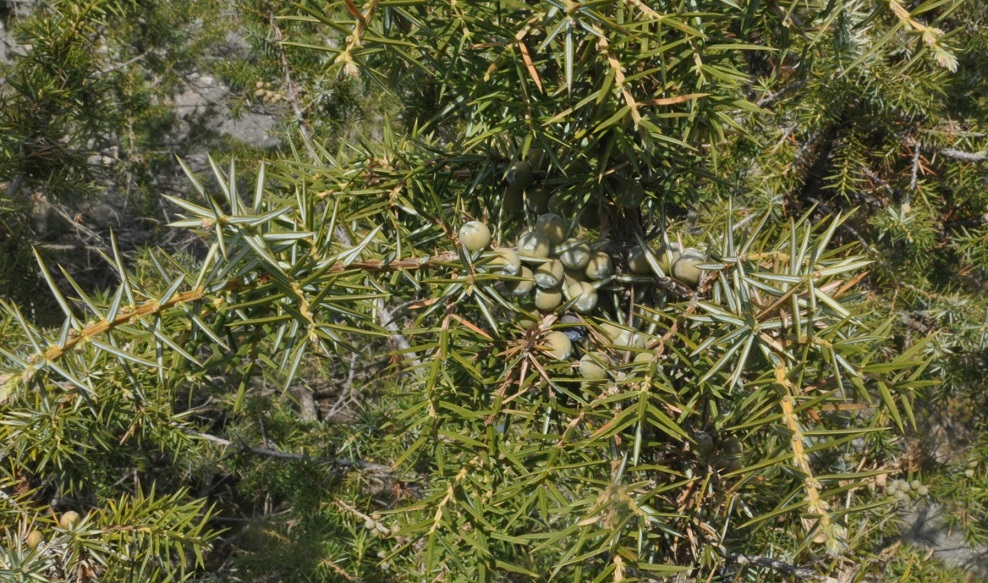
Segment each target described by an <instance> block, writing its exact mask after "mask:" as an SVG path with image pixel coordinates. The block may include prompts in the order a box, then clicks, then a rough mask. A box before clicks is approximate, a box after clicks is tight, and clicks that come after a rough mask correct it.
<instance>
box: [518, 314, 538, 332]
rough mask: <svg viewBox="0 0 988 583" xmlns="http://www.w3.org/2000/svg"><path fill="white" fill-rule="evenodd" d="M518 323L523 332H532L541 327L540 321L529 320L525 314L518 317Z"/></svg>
mask: <svg viewBox="0 0 988 583" xmlns="http://www.w3.org/2000/svg"><path fill="white" fill-rule="evenodd" d="M517 323H518V327H519V328H521V329H522V330H531V329H532V328H534V327H536V326H538V325H539V321H538V320H534V319H532V318H529V317H528V316H526V315H524V314H521V315H519V316H518V320H517Z"/></svg>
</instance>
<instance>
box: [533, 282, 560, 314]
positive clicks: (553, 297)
mask: <svg viewBox="0 0 988 583" xmlns="http://www.w3.org/2000/svg"><path fill="white" fill-rule="evenodd" d="M562 303H563V292H562V290H560V289H559V288H556V289H542V288H537V289H536V290H535V307H536V308H538V309H539V310H541V311H543V312H551V311H553V310H555V309H556V308H558V307H559V305H560V304H562Z"/></svg>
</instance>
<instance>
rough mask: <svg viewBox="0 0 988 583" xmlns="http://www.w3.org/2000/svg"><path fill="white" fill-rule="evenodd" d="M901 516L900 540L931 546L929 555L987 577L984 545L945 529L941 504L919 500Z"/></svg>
mask: <svg viewBox="0 0 988 583" xmlns="http://www.w3.org/2000/svg"><path fill="white" fill-rule="evenodd" d="M903 519H904V520H905V522H906V525H905V528H904V529H903V531H902V540H903V541H904V542H908V543H910V544H912V545H915V546H918V547H921V548H925V549H930V550H932V551H933V556H934V557H936V558H937V559H939V560H941V561H943V562H944V564H946V565H948V566H951V567H959V568H962V569H965V570H967V571H970V572H971V573H973V574H974V575H976V576H977V577H982V578H983V577H988V548H985V547H972V546H971V545H968V544H967V543H966V542H965V541H964V535H963V534H962V533H960V532H956V531H951V530H949V529H948V527H947V524H948V523H947V517H946V511H945V510H944V509H943V508H942V507H940V506H939V505H936V504H930V505H927V504H924V503H922V502H919V503H917V504H915V505H914V506H913V507H911V508H910V509H909V510H907V511H906V512H905V514H904V515H903Z"/></svg>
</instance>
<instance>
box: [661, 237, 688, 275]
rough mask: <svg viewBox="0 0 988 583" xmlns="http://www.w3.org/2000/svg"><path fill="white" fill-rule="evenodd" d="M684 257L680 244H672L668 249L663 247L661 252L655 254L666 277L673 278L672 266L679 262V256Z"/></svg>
mask: <svg viewBox="0 0 988 583" xmlns="http://www.w3.org/2000/svg"><path fill="white" fill-rule="evenodd" d="M680 255H682V250H681V249H680V248H679V244H678V243H670V244H669V246H668V247H666V246H665V245H662V246H661V247H659V250H658V251H656V253H655V259H656V261H657V262H658V264H659V267H660V268H662V273H664V274H666V276H667V277H668V276H672V266H673V265H675V264H676V262H677V261H679V256H680Z"/></svg>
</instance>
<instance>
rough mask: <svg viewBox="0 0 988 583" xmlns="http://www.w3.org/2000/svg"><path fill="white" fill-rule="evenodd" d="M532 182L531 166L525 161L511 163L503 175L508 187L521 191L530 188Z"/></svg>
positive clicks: (533, 175)
mask: <svg viewBox="0 0 988 583" xmlns="http://www.w3.org/2000/svg"><path fill="white" fill-rule="evenodd" d="M534 180H535V174H534V172H533V171H532V165H531V164H529V163H528V162H526V161H525V160H519V161H517V162H514V163H512V164H511V167H509V168H508V172H507V174H506V175H505V181H506V182H507V183H508V186H510V187H512V188H518V189H521V190H524V189H526V188H528V187H529V186H531V185H532V182H534Z"/></svg>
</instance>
